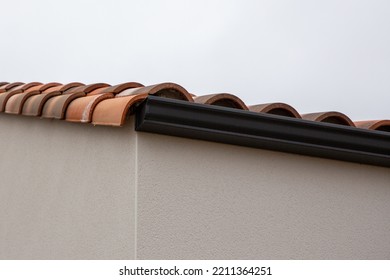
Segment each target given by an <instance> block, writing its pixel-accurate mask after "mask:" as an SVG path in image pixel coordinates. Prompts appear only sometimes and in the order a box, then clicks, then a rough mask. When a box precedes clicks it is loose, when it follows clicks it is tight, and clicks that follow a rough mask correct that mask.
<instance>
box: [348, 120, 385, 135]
mask: <svg viewBox="0 0 390 280" xmlns="http://www.w3.org/2000/svg"><path fill="white" fill-rule="evenodd" d="M355 125H356V127H359V128H365V129H372V130H380V131H387V132H390V120H371V121H358V122H355Z"/></svg>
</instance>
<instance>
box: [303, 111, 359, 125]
mask: <svg viewBox="0 0 390 280" xmlns="http://www.w3.org/2000/svg"><path fill="white" fill-rule="evenodd" d="M302 119H305V120H309V121H316V122H326V123H333V124H340V125H347V126H355V124H354V123H353V122H352V121H351V119H350V118H349V117H348V116H346V115H344V114H343V113H340V112H335V111H331V112H319V113H310V114H303V115H302Z"/></svg>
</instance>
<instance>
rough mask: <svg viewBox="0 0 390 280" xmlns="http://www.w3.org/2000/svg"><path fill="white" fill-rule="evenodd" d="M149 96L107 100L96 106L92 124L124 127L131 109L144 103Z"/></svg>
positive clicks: (130, 96)
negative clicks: (137, 104) (139, 103)
mask: <svg viewBox="0 0 390 280" xmlns="http://www.w3.org/2000/svg"><path fill="white" fill-rule="evenodd" d="M147 96H148V95H147V94H146V93H141V94H135V95H129V96H123V97H116V98H111V99H106V100H104V101H102V102H100V103H99V104H97V105H96V107H95V110H94V111H93V114H92V123H93V124H94V125H96V124H99V125H112V126H122V125H124V123H125V120H126V116H127V114H128V112H129V110H130V109H131V107H132V106H134V105H135V104H136V103H138V102H141V101H143V100H144V99H145V98H146V97H147Z"/></svg>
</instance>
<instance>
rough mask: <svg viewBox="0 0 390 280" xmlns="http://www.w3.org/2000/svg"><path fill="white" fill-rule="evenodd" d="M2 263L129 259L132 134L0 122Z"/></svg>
mask: <svg viewBox="0 0 390 280" xmlns="http://www.w3.org/2000/svg"><path fill="white" fill-rule="evenodd" d="M0 127H1V129H0V156H1V160H0V259H132V258H134V254H135V250H134V249H135V245H134V243H135V236H134V228H135V226H134V223H135V218H134V187H135V186H134V182H135V177H134V171H135V157H134V152H135V146H134V129H133V126H132V125H131V124H129V125H128V127H125V128H123V129H118V128H110V127H93V126H91V125H82V124H81V125H80V124H72V123H67V122H64V121H50V120H42V119H38V118H24V117H15V116H9V115H6V114H2V115H1V117H0Z"/></svg>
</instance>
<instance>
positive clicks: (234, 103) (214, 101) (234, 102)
mask: <svg viewBox="0 0 390 280" xmlns="http://www.w3.org/2000/svg"><path fill="white" fill-rule="evenodd" d="M194 100H195V102H196V103H201V104H208V105H215V106H222V107H229V108H236V109H243V110H248V107H247V106H246V105H245V103H244V102H243V101H242V100H241V99H240V98H238V97H237V96H235V95H233V94H229V93H218V94H208V95H202V96H198V97H195V98H194Z"/></svg>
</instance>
